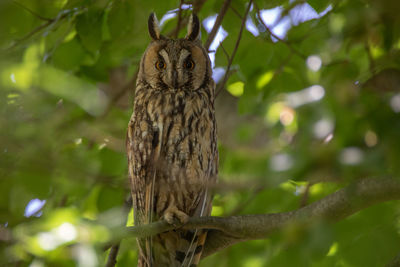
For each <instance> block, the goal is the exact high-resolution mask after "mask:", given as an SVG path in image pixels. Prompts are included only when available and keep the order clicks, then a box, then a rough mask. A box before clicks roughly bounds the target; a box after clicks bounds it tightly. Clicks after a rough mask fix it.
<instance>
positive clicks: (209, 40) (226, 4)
mask: <svg viewBox="0 0 400 267" xmlns="http://www.w3.org/2000/svg"><path fill="white" fill-rule="evenodd" d="M231 1H232V0H225V2H224V3H223V4H222V7H221V10H220V11H219V13H218V16H217V19H216V20H215V23H214V26H213V27H212V29H211V32H210V34H209V35H208V38H207V41H206V43H205V45H204V47H205V49H206V50H207V51H208V49H209V48H210V45H211V43H212V41H213V40H214V38H215V35H216V34H217V32H218V29H219V26H221V23H222V20H223V19H224V16H225V13H226V11H228V8H229V5H230V3H231Z"/></svg>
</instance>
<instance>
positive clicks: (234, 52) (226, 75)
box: [206, 0, 253, 96]
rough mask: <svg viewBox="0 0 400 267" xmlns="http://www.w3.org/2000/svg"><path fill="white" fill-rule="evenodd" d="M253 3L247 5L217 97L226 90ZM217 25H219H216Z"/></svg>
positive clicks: (251, 0) (216, 93)
mask: <svg viewBox="0 0 400 267" xmlns="http://www.w3.org/2000/svg"><path fill="white" fill-rule="evenodd" d="M252 3H253V0H250V1H249V3H248V4H247V5H248V6H247V9H246V13H245V14H244V16H243V19H242V24H241V25H240V30H239V35H238V38H237V40H236V44H235V48H234V49H233V52H232V55H231V56H230V57H229V61H228V66H227V67H226V71H225V75H224V77H223V78H222V81H221V82H220V84H219V85H218V87H217V89H216V91H215V96H218V94H219V93H220V92H221V90H222V89H223V88H224V86H225V83H226V82H227V81H228V78H229V71H230V69H231V66H232V62H233V58H234V57H235V55H236V51H237V50H238V48H239V43H240V40H241V38H242V33H243V29H244V26H245V25H246V19H247V15H248V14H249V11H250V8H251V5H252ZM215 24H217V23H215ZM214 26H215V25H214ZM206 49H207V48H206Z"/></svg>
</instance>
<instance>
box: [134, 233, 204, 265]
mask: <svg viewBox="0 0 400 267" xmlns="http://www.w3.org/2000/svg"><path fill="white" fill-rule="evenodd" d="M206 236H207V231H206V230H194V231H186V230H185V231H183V230H175V231H170V232H165V233H162V234H160V235H157V236H155V237H154V240H153V242H152V244H153V250H152V253H151V254H152V256H151V257H149V256H146V254H147V253H145V252H144V251H141V250H139V259H138V265H137V266H138V267H195V266H197V264H198V263H199V261H200V257H201V253H202V251H203V246H204V243H205V240H206Z"/></svg>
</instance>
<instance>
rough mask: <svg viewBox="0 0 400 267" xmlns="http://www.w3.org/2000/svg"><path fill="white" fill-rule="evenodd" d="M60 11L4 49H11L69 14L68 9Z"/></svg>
mask: <svg viewBox="0 0 400 267" xmlns="http://www.w3.org/2000/svg"><path fill="white" fill-rule="evenodd" d="M61 12H63V13H60V15H58V16H57V17H56V18H54V19H50V20H48V21H47V22H45V23H43V24H42V25H39V26H38V27H36V28H35V29H33V30H32V31H31V32H29V33H28V34H27V35H25V36H24V37H22V38H20V39H18V40H16V41H14V43H13V44H12V45H11V46H10V47H8V48H6V50H11V49H13V48H14V47H16V46H18V45H19V44H20V43H22V42H24V41H25V40H27V39H29V38H31V37H32V36H33V35H35V34H36V33H38V32H40V31H41V30H43V29H44V28H46V27H48V26H50V25H51V24H53V23H55V22H58V21H60V20H62V19H64V18H66V17H67V16H68V15H69V14H70V11H61Z"/></svg>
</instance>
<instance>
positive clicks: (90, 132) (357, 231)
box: [0, 0, 400, 267]
mask: <svg viewBox="0 0 400 267" xmlns="http://www.w3.org/2000/svg"><path fill="white" fill-rule="evenodd" d="M179 2H180V1H177V0H174V1H172V0H163V1H139V0H119V1H117V0H100V1H91V0H56V1H50V0H15V1H13V0H4V1H1V2H0V49H1V50H0V58H1V60H0V111H1V116H0V125H1V131H0V199H1V201H0V210H1V212H0V224H1V227H0V240H1V243H0V264H4V265H11V264H13V265H14V264H15V265H17V264H18V265H19V266H75V265H78V266H97V265H104V263H105V262H106V260H107V253H108V251H106V252H104V246H105V244H107V242H109V241H110V240H111V237H112V236H113V234H114V232H113V229H114V227H116V226H119V225H124V224H128V225H132V214H130V216H126V213H125V208H124V201H125V200H126V198H127V196H128V195H129V181H128V178H127V170H126V165H127V164H126V158H125V148H124V143H125V140H124V138H125V134H126V133H125V131H126V126H127V122H128V120H129V118H130V115H131V111H132V108H131V106H132V103H133V101H132V99H133V97H134V96H133V95H134V80H135V72H136V70H137V65H138V62H139V61H140V56H141V55H142V53H143V51H144V49H145V47H146V45H147V44H148V42H149V37H148V33H147V25H146V24H147V17H148V15H149V13H150V12H152V11H154V12H156V13H157V15H158V16H159V18H161V17H162V16H163V15H164V14H166V13H167V12H170V13H171V10H173V12H175V13H178V11H177V8H178V7H179ZM202 2H203V1H198V0H197V1H196V0H195V1H191V3H193V8H198V9H197V10H199V11H198V15H199V17H200V18H201V19H206V18H208V17H210V16H212V15H215V14H217V13H218V12H219V10H220V8H221V5H222V4H223V3H224V1H205V3H204V4H203V5H201V3H202ZM196 5H197V6H196ZM246 5H247V1H243V0H233V1H231V7H230V8H229V9H228V11H227V13H226V15H225V17H224V20H223V21H222V27H223V29H224V30H225V31H226V32H227V34H228V35H227V36H226V38H225V39H224V40H223V43H222V46H223V47H222V46H219V47H217V49H216V52H215V66H216V67H217V68H221V67H222V68H226V67H227V62H228V59H227V55H226V53H227V54H228V55H230V54H231V53H232V51H233V50H234V47H235V44H236V40H237V37H238V33H239V29H240V25H241V22H242V19H243V18H242V16H243V15H244V10H245V9H246ZM272 9H273V10H274V13H273V14H275V15H276V14H280V15H278V16H277V17H276V18H275V22H274V21H272V22H271V21H268V20H269V19H268V18H271V17H272V16H273V15H272V13H268V12H266V13H265V14H269V16H267V15H265V16H264V15H262V16H261V18H262V19H263V21H261V20H260V16H259V15H260V14H263V12H265V11H264V10H272ZM259 10H261V12H260V13H259V12H258V11H259ZM398 10H400V3H399V2H398V1H395V0H384V1H372V0H329V1H317V0H308V1H287V0H273V1H266V0H256V1H254V5H253V8H252V9H251V11H250V13H249V22H248V25H249V23H250V22H252V24H253V25H254V26H255V27H254V29H255V30H254V29H253V32H250V31H249V30H245V31H244V32H243V34H242V36H241V40H240V43H239V47H238V50H237V52H236V55H235V57H234V58H233V65H232V66H231V71H230V73H229V75H230V76H229V79H228V82H227V84H226V90H223V91H221V92H220V94H219V96H218V99H217V101H216V108H217V113H218V114H217V115H218V126H219V151H220V181H221V185H222V186H221V187H220V188H217V191H216V195H215V198H214V199H215V200H214V204H215V206H214V208H213V215H215V216H226V215H231V214H257V213H270V212H282V211H288V210H293V209H296V208H298V207H299V206H300V205H304V203H309V202H312V201H315V200H317V199H320V198H322V197H323V196H326V195H328V194H330V193H332V192H334V191H336V190H337V189H339V188H341V187H343V186H344V185H346V184H348V183H349V182H350V181H352V180H355V179H358V178H364V177H375V176H376V177H383V176H393V177H399V176H400V165H399V164H398V159H399V158H400V150H399V148H400V138H399V134H400V92H399V89H400V56H399V55H400V38H399V37H400V18H399V16H398ZM189 14H190V11H189V10H187V9H186V10H183V11H182V16H183V18H187V17H188V15H189ZM177 21H178V19H177V17H174V18H170V19H169V20H167V21H166V22H165V23H164V24H163V29H162V31H163V33H165V34H169V33H171V32H173V30H174V29H175V28H176V25H177ZM266 26H267V27H266ZM274 26H276V27H274ZM249 27H250V26H249ZM279 27H280V28H285V29H286V30H287V32H285V31H284V32H279ZM182 28H184V27H182ZM184 32H185V30H184V29H181V30H180V31H179V36H184V34H185V33H184ZM271 32H272V33H271ZM206 39H207V31H206V29H205V28H203V29H202V40H203V42H204V41H205V40H206ZM224 50H225V51H224ZM225 52H226V53H225ZM212 54H214V53H212ZM320 64H321V65H320ZM220 80H222V79H220ZM41 200H42V201H41ZM43 200H45V204H44V205H43V203H44V202H43ZM28 203H30V205H28ZM35 205H36V207H42V206H43V207H42V208H39V209H36V210H35V209H34V207H35ZM32 210H33V211H32ZM398 210H399V204H398V203H396V202H388V203H383V204H380V205H378V206H374V207H371V208H368V209H366V210H364V211H361V212H359V213H357V214H355V215H353V216H351V217H349V218H347V219H345V220H343V221H341V222H339V223H336V224H330V223H323V222H315V225H313V226H312V227H310V228H307V229H304V228H302V227H301V226H293V227H288V228H287V229H285V231H283V232H279V233H276V234H274V235H272V236H271V237H270V238H269V239H266V240H258V241H251V242H245V243H241V244H238V245H235V246H233V247H231V248H228V249H225V250H223V251H221V252H220V253H217V254H214V255H212V256H210V257H208V258H206V259H205V260H204V261H203V264H202V266H252V267H258V266H343V267H351V266H379V265H382V264H383V263H387V262H389V261H390V260H391V259H392V258H394V257H395V255H396V254H397V253H398V252H399V250H400V245H399V244H400V235H399V233H400V232H399V231H400V230H399V225H400V224H399V223H400V220H399V216H398V214H399V213H398ZM135 261H136V243H135V240H134V239H132V238H125V239H123V241H122V243H121V248H120V252H119V254H118V264H117V266H131V265H132V263H133V262H135Z"/></svg>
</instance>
